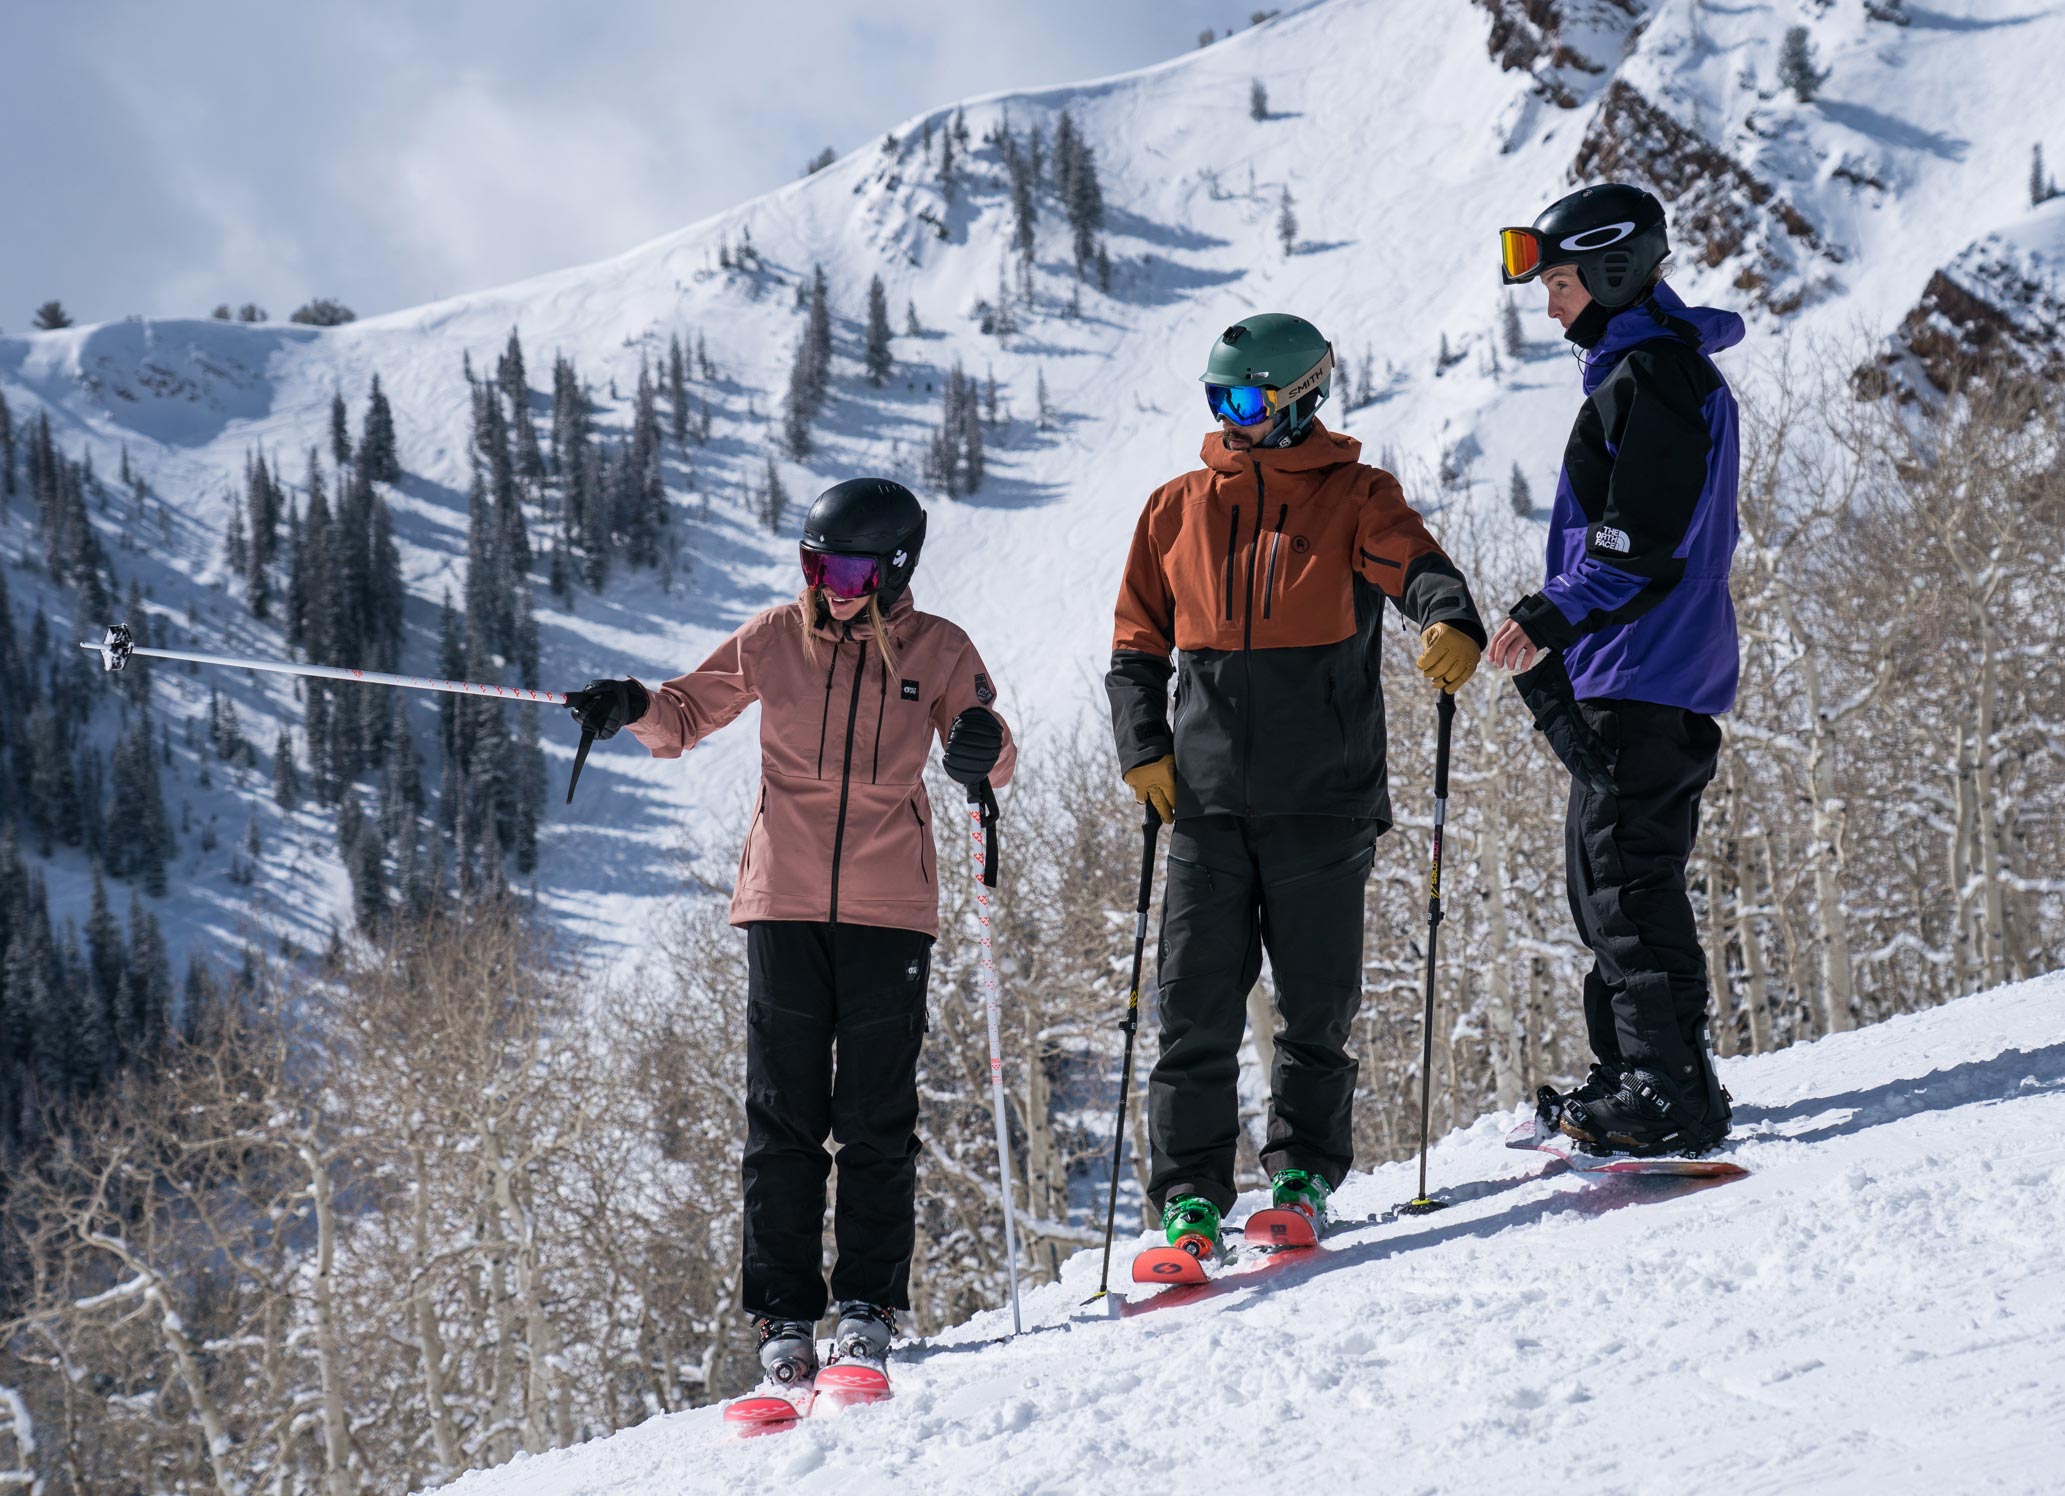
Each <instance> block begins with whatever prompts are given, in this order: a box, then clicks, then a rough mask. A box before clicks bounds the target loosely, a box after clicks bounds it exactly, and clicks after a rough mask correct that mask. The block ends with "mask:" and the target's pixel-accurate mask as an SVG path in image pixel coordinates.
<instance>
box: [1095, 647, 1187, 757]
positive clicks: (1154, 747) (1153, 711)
mask: <svg viewBox="0 0 2065 1496" xmlns="http://www.w3.org/2000/svg"><path fill="white" fill-rule="evenodd" d="M1174 669H1175V667H1174V666H1173V665H1172V664H1171V663H1170V661H1169V657H1168V656H1167V655H1153V654H1142V653H1140V652H1139V651H1137V650H1131V649H1116V650H1113V651H1112V655H1111V669H1110V671H1109V672H1108V673H1107V674H1106V675H1105V677H1104V694H1105V695H1106V696H1107V697H1109V698H1110V699H1111V731H1112V736H1113V737H1114V738H1116V739H1117V740H1118V750H1119V772H1120V773H1126V772H1128V771H1130V770H1133V769H1137V768H1139V767H1140V766H1141V765H1142V764H1151V763H1153V762H1154V761H1155V760H1156V759H1158V758H1160V757H1162V756H1163V755H1164V754H1169V753H1174V752H1175V751H1176V736H1175V734H1174V733H1173V732H1171V731H1170V730H1169V676H1170V675H1171V674H1173V673H1174Z"/></svg>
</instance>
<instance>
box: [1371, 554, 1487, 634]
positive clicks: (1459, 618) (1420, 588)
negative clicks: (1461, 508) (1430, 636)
mask: <svg viewBox="0 0 2065 1496" xmlns="http://www.w3.org/2000/svg"><path fill="white" fill-rule="evenodd" d="M1392 601H1393V602H1395V603H1397V604H1398V611H1399V612H1401V613H1403V614H1404V615H1405V616H1406V617H1408V618H1410V619H1411V620H1412V621H1413V622H1414V623H1416V624H1418V625H1419V627H1420V632H1422V633H1425V632H1426V631H1427V630H1428V629H1430V628H1432V627H1433V626H1434V625H1435V624H1437V623H1448V624H1453V625H1455V627H1457V628H1459V629H1461V630H1462V631H1463V632H1464V633H1466V634H1468V635H1469V636H1470V637H1471V638H1472V639H1474V640H1476V641H1477V647H1478V648H1479V649H1482V648H1484V645H1485V642H1486V640H1487V639H1488V638H1489V637H1490V636H1489V635H1488V634H1486V633H1485V631H1484V620H1483V619H1482V618H1480V617H1479V616H1478V614H1477V604H1476V602H1475V601H1474V600H1472V598H1471V596H1470V584H1469V583H1468V582H1465V581H1464V580H1463V574H1462V572H1461V571H1459V570H1457V569H1456V564H1455V562H1453V561H1451V560H1449V559H1448V557H1446V556H1444V555H1442V554H1441V553H1440V552H1439V551H1433V552H1429V553H1428V554H1425V555H1422V556H1418V557H1415V558H1414V560H1413V562H1412V564H1411V565H1410V566H1408V567H1407V568H1406V570H1405V585H1404V586H1403V587H1402V588H1400V589H1399V593H1398V596H1397V597H1395V598H1393V599H1392Z"/></svg>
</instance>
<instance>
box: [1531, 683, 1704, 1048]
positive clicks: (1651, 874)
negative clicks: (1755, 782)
mask: <svg viewBox="0 0 2065 1496" xmlns="http://www.w3.org/2000/svg"><path fill="white" fill-rule="evenodd" d="M1579 710H1580V711H1581V712H1582V713H1583V715H1584V719H1585V721H1586V723H1587V724H1588V725H1589V726H1590V727H1591V729H1592V731H1593V732H1594V733H1595V734H1596V735H1597V736H1598V739H1599V742H1600V745H1601V747H1602V748H1603V749H1604V750H1605V754H1606V757H1607V759H1608V761H1609V762H1610V763H1611V765H1612V770H1613V789H1612V791H1611V792H1610V793H1608V792H1605V791H1601V790H1596V789H1590V788H1587V787H1586V785H1585V784H1584V782H1583V781H1582V780H1579V779H1573V780H1572V782H1571V788H1570V812H1569V815H1568V817H1567V819H1566V821H1565V823H1564V856H1565V869H1564V873H1565V881H1566V886H1567V888H1568V892H1569V895H1570V915H1571V918H1572V919H1574V920H1575V921H1576V922H1577V928H1578V934H1579V936H1580V937H1581V938H1582V939H1583V940H1584V943H1585V944H1586V946H1587V947H1589V948H1590V950H1591V952H1592V969H1591V971H1590V972H1589V973H1588V974H1587V975H1586V977H1585V1028H1586V1031H1587V1033H1588V1036H1589V1037H1590V1039H1591V1042H1592V1052H1593V1053H1594V1054H1595V1055H1597V1056H1598V1057H1599V1059H1600V1060H1602V1061H1604V1062H1606V1063H1608V1064H1627V1065H1636V1066H1640V1067H1641V1068H1643V1069H1645V1070H1660V1071H1662V1072H1663V1073H1664V1074H1666V1075H1668V1076H1670V1077H1671V1078H1672V1079H1674V1080H1678V1081H1680V1082H1686V1081H1691V1080H1694V1079H1696V1078H1697V1077H1699V1076H1701V1075H1703V1074H1704V1069H1703V1066H1704V1058H1703V1057H1704V1054H1705V1050H1706V1032H1705V1031H1706V1021H1707V998H1708V989H1707V966H1706V952H1705V950H1704V949H1702V948H1701V946H1700V943H1699V927H1698V925H1697V923H1696V922H1695V921H1694V919H1693V917H1692V900H1691V898H1690V897H1689V896H1688V894H1687V892H1686V885H1685V864H1686V862H1687V860H1688V859H1689V858H1690V857H1691V856H1692V843H1693V840H1694V838H1695V837H1696V836H1697V834H1698V831H1699V797H1700V792H1701V791H1702V790H1704V789H1705V788H1706V786H1707V784H1708V782H1709V781H1710V780H1712V779H1713V777H1714V762H1715V759H1716V758H1717V757H1718V756H1719V754H1720V750H1721V729H1720V727H1719V726H1718V725H1717V724H1716V723H1715V722H1714V719H1713V718H1712V717H1707V716H1702V715H1701V714H1699V713H1698V712H1688V711H1686V710H1685V709H1684V708H1682V707H1675V706H1658V705H1656V704H1654V703H1652V702H1647V701H1586V702H1581V703H1579Z"/></svg>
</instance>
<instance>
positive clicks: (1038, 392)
mask: <svg viewBox="0 0 2065 1496" xmlns="http://www.w3.org/2000/svg"><path fill="white" fill-rule="evenodd" d="M1033 373H1034V384H1033V404H1034V406H1035V408H1036V409H1037V410H1038V411H1039V425H1040V430H1042V431H1052V430H1053V429H1054V407H1053V406H1052V405H1051V404H1049V403H1048V400H1047V369H1046V366H1045V365H1044V364H1043V365H1041V366H1040V367H1039V368H1037V369H1035V370H1034V371H1033Z"/></svg>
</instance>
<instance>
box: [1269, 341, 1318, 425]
mask: <svg viewBox="0 0 2065 1496" xmlns="http://www.w3.org/2000/svg"><path fill="white" fill-rule="evenodd" d="M1333 372H1334V345H1333V344H1332V343H1329V344H1327V345H1326V352H1325V353H1323V354H1321V355H1320V359H1319V362H1318V363H1316V364H1314V365H1313V366H1312V367H1311V368H1309V369H1307V370H1306V371H1305V372H1304V373H1303V374H1300V375H1299V376H1298V377H1297V378H1296V379H1293V380H1292V381H1291V382H1290V383H1289V384H1287V385H1284V386H1283V387H1282V388H1281V389H1279V390H1278V391H1277V392H1276V403H1275V405H1272V406H1271V407H1270V408H1271V409H1272V410H1275V409H1278V408H1280V407H1282V406H1284V405H1292V404H1295V403H1297V402H1298V401H1299V400H1301V399H1303V398H1304V397H1305V396H1307V395H1309V394H1311V393H1312V392H1313V391H1314V390H1316V389H1318V388H1319V387H1320V386H1321V385H1322V384H1324V383H1326V380H1327V376H1328V375H1329V374H1332V373H1333Z"/></svg>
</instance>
